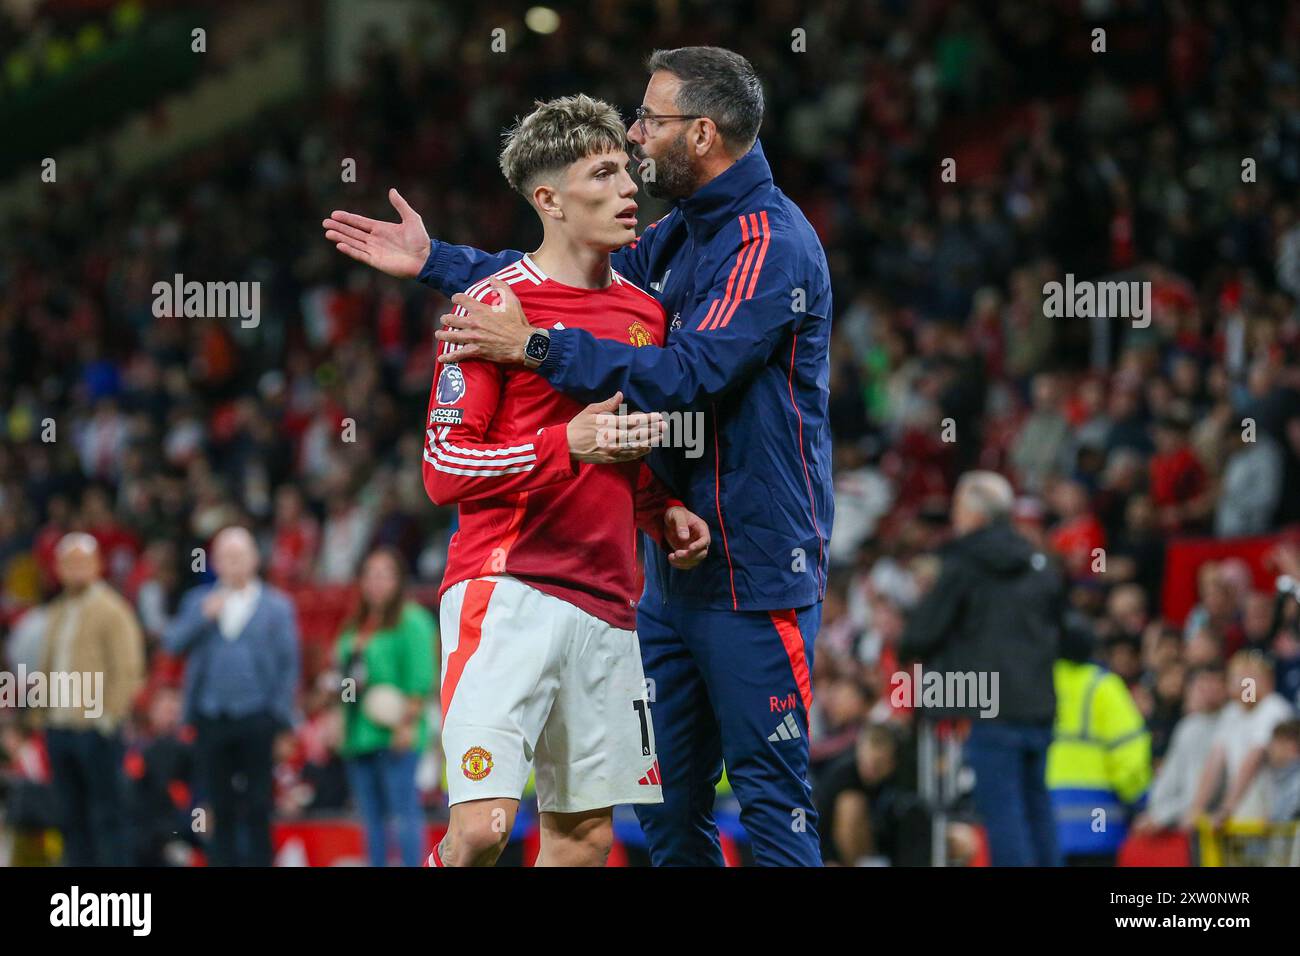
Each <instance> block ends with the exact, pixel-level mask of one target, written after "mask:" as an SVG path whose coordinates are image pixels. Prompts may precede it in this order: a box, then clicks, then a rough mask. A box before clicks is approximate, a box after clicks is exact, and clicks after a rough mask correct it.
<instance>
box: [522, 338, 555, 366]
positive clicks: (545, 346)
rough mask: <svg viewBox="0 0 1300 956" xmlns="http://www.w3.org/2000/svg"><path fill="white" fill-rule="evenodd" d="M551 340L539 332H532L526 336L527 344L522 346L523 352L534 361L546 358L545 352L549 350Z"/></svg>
mask: <svg viewBox="0 0 1300 956" xmlns="http://www.w3.org/2000/svg"><path fill="white" fill-rule="evenodd" d="M550 347H551V340H550V339H549V338H547V337H546V336H545V335H542V334H541V333H538V332H534V333H533V334H532V335H530V336H528V344H527V345H526V346H524V354H525V355H527V356H528V357H529V358H530V359H533V360H534V361H536V362H540V361H542V360H543V359H544V358H546V353H547V352H548V351H549V350H550Z"/></svg>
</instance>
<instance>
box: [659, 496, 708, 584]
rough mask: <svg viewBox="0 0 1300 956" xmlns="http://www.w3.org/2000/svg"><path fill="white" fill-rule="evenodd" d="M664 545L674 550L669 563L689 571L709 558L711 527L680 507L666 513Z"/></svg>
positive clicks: (669, 556) (670, 509) (697, 516)
mask: <svg viewBox="0 0 1300 956" xmlns="http://www.w3.org/2000/svg"><path fill="white" fill-rule="evenodd" d="M664 543H665V544H666V545H667V546H668V547H670V548H672V549H673V551H672V553H671V554H669V555H668V563H669V564H671V565H672V566H673V567H675V568H677V569H679V570H681V571H689V570H690V569H691V568H693V567H695V566H696V565H697V564H699V563H700V562H701V561H703V560H704V559H705V558H707V557H708V556H709V543H710V536H709V526H708V524H707V523H706V522H705V521H704V519H703V518H701V517H700V516H699V515H697V514H695V513H694V512H692V511H688V510H686V509H685V508H683V507H682V506H680V505H678V506H677V507H674V508H669V509H668V510H667V511H665V512H664Z"/></svg>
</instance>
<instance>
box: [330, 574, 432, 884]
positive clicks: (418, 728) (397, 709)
mask: <svg viewBox="0 0 1300 956" xmlns="http://www.w3.org/2000/svg"><path fill="white" fill-rule="evenodd" d="M360 588H361V604H360V607H358V609H357V612H356V613H355V614H354V615H352V617H351V618H350V619H349V621H348V622H347V624H345V625H344V628H343V633H342V634H340V635H339V639H338V647H337V660H338V664H339V669H340V670H341V671H342V673H343V747H342V753H343V759H344V762H345V764H346V766H347V770H348V781H349V784H350V785H351V788H352V795H353V797H354V798H355V799H356V802H357V807H358V809H359V810H360V811H361V816H362V817H363V819H364V820H365V826H366V847H367V850H368V853H369V856H370V865H371V866H386V865H387V863H388V828H387V823H388V821H389V820H390V819H391V820H392V821H393V822H394V823H395V824H396V831H397V846H398V849H399V850H400V852H401V859H402V865H403V866H419V865H420V863H421V861H422V860H423V859H424V853H425V848H424V814H423V812H422V811H421V808H420V794H419V791H418V790H417V789H416V786H415V769H416V765H417V764H418V762H419V759H420V753H421V752H422V751H423V749H424V747H425V745H426V744H427V743H428V736H429V727H428V719H427V717H426V715H425V701H426V698H427V697H428V695H429V691H430V690H431V689H432V688H433V681H434V661H435V660H436V659H437V655H436V648H435V644H436V642H437V628H436V625H435V624H434V621H433V615H431V614H430V613H429V612H428V611H426V610H425V609H424V608H423V607H421V606H420V605H418V604H416V603H415V602H414V601H410V600H408V599H407V596H406V566H405V563H404V561H403V559H402V557H401V556H400V555H399V554H398V553H397V552H395V551H393V550H391V549H388V548H379V549H377V550H375V551H373V552H371V554H370V555H369V556H367V558H366V561H365V563H364V564H363V565H362V566H361V581H360Z"/></svg>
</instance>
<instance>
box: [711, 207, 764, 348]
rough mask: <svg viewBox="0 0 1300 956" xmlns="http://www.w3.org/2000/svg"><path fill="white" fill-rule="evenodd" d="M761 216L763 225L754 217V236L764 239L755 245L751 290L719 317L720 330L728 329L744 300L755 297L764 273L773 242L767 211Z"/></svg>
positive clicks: (746, 291) (747, 290) (741, 282)
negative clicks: (759, 275)
mask: <svg viewBox="0 0 1300 956" xmlns="http://www.w3.org/2000/svg"><path fill="white" fill-rule="evenodd" d="M760 216H761V217H762V225H760V224H759V222H758V217H754V233H753V234H754V236H755V237H757V236H759V234H760V233H761V234H762V237H763V239H762V242H761V243H755V244H753V245H754V248H755V249H756V250H757V252H758V257H757V259H755V261H754V268H753V271H752V272H750V279H749V288H748V289H746V290H745V294H744V296H743V297H741V296H738V297H737V298H736V299H735V301H733V302H732V303H731V308H729V309H728V310H727V311H726V312H725V313H724V314H722V315H721V316H720V317H719V319H718V321H717V327H718V328H720V329H725V328H726V327H727V323H728V322H730V321H731V317H732V316H733V315H735V313H736V308H737V307H738V306H739V305H740V303H741V300H742V298H744V299H748V298H752V297H753V295H754V287H755V286H756V285H758V274H759V273H760V272H762V271H763V259H764V258H765V257H766V256H767V245H768V243H769V242H770V241H771V238H772V234H771V233H770V232H769V231H768V228H767V210H763V212H762V213H760ZM751 255H752V254H751ZM745 268H746V269H749V266H748V265H746V267H745ZM740 284H741V285H742V286H743V285H744V284H745V280H744V279H741V280H740ZM736 291H737V292H739V291H740V290H739V289H737V290H736Z"/></svg>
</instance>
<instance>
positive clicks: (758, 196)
mask: <svg viewBox="0 0 1300 956" xmlns="http://www.w3.org/2000/svg"><path fill="white" fill-rule="evenodd" d="M649 68H650V70H651V73H652V75H651V79H650V83H649V86H648V87H647V89H646V94H645V101H644V103H643V105H642V108H641V109H640V110H638V117H639V118H638V120H637V121H636V122H634V123H633V124H632V127H631V128H630V129H629V131H628V138H629V140H631V141H632V142H633V143H634V144H636V146H637V147H638V150H637V151H638V153H639V155H640V157H643V158H645V157H648V158H649V159H652V160H654V176H653V180H651V177H648V176H645V175H644V170H643V179H646V188H647V190H648V191H649V192H650V193H651V194H652V195H657V196H660V197H662V198H667V199H672V200H674V202H675V208H674V209H673V211H672V212H670V213H669V214H668V215H667V216H665V217H664V218H663V219H661V220H660V221H659V222H657V223H655V224H654V225H653V226H651V227H649V228H648V229H647V230H646V231H645V232H644V233H643V234H642V236H641V238H640V239H639V240H638V241H637V242H636V243H634V244H632V245H631V246H629V247H628V248H625V249H622V250H620V251H619V252H617V253H615V254H614V257H613V267H614V269H616V270H617V271H618V272H619V273H620V274H622V275H623V276H625V277H626V278H628V279H630V280H631V281H632V282H634V283H636V284H638V285H640V286H642V287H643V288H645V289H647V290H649V291H650V292H652V294H653V295H654V296H655V297H656V298H657V299H658V300H659V301H660V302H661V303H662V304H663V307H664V309H665V311H666V313H667V316H668V320H669V333H668V343H667V347H666V348H663V349H659V348H654V347H645V348H637V347H636V346H634V345H632V344H623V343H621V342H617V341H611V340H603V339H596V338H594V337H593V336H591V335H590V334H588V333H587V332H585V331H581V330H576V329H567V330H552V332H551V333H550V336H549V343H547V342H544V341H543V342H538V341H537V340H534V341H533V342H532V343H526V340H527V339H528V338H529V336H530V334H532V333H535V332H536V330H535V329H532V328H531V327H529V326H528V325H527V323H526V320H525V319H523V315H522V311H516V312H515V314H514V315H511V314H509V311H508V312H507V314H502V313H493V312H491V311H490V309H489V310H486V311H485V310H483V309H482V308H481V307H480V305H479V304H478V303H472V302H471V300H464V301H465V302H466V303H469V305H467V307H468V308H469V311H470V314H469V315H468V316H465V317H464V318H462V319H458V320H457V322H456V324H457V325H459V326H460V327H461V328H462V329H463V331H450V332H449V331H446V330H444V331H442V332H439V338H444V337H445V339H446V340H449V341H456V342H462V343H468V344H467V347H466V350H465V351H462V352H459V353H457V355H458V356H459V357H461V358H468V357H480V358H489V359H493V360H496V361H506V362H519V361H520V360H521V359H522V358H523V353H524V349H525V347H526V345H530V346H531V347H532V348H533V349H537V347H538V346H540V347H541V348H540V351H541V352H544V353H545V357H544V359H542V360H541V361H540V364H539V365H538V364H536V363H537V355H536V354H535V355H534V356H533V357H532V360H531V361H528V362H525V364H528V365H530V366H535V367H536V371H537V373H538V374H539V375H541V376H543V377H544V378H546V379H547V380H548V381H549V382H550V383H551V384H552V385H553V386H555V388H557V389H559V390H561V391H563V392H565V393H567V394H569V395H571V396H572V397H574V398H576V399H578V400H580V401H597V400H604V399H607V398H609V397H610V396H611V395H613V394H614V393H615V392H618V391H622V392H623V394H624V396H625V397H626V400H627V402H628V404H630V405H633V406H636V407H638V408H640V409H642V410H646V411H651V410H663V411H674V410H688V411H699V412H702V413H703V416H704V421H705V444H704V448H703V452H704V453H703V455H702V456H700V457H694V458H689V457H686V455H685V450H684V449H681V448H675V449H659V450H657V451H655V452H654V453H653V454H652V455H651V457H650V459H649V460H650V462H651V465H652V467H653V468H654V469H655V470H656V471H657V472H658V473H659V475H660V476H661V477H662V478H663V479H664V480H665V481H666V482H667V483H668V484H669V485H670V486H671V487H672V488H673V489H674V490H675V491H676V492H677V494H678V495H679V496H680V497H681V498H682V499H683V501H684V502H685V503H686V505H687V507H688V508H690V509H691V510H692V511H694V512H695V513H696V514H698V515H700V516H701V517H703V518H704V519H706V520H707V521H708V524H709V528H710V531H711V533H712V539H713V541H712V545H711V547H710V551H709V555H708V557H707V559H706V560H705V561H704V563H702V564H701V565H699V566H698V567H696V568H695V569H694V570H692V571H689V572H685V571H679V570H677V569H675V568H672V567H670V566H669V564H668V562H667V560H666V556H665V554H664V553H662V552H660V551H658V550H657V549H656V548H655V547H654V546H650V547H648V548H647V549H646V550H647V554H649V555H650V558H649V559H648V561H647V567H646V590H645V594H644V595H643V597H642V600H641V603H640V605H639V608H638V616H637V630H638V632H639V634H640V641H641V651H642V656H643V658H644V664H645V671H646V675H647V677H649V678H650V679H651V680H653V681H654V685H653V692H654V699H653V706H654V718H655V720H654V725H655V731H656V742H657V746H658V753H659V757H660V767H661V772H662V778H663V795H664V802H663V804H662V805H646V806H638V807H637V815H638V817H639V818H640V821H641V825H642V828H643V829H644V831H645V834H646V837H647V840H648V842H649V845H650V854H651V859H652V861H653V862H654V863H655V864H656V865H662V864H686V865H708V864H714V865H721V863H722V853H721V849H720V847H719V843H718V834H717V828H716V825H715V823H714V820H713V815H712V808H713V801H714V792H715V786H716V784H717V781H718V779H719V777H720V775H721V772H722V765H723V761H724V760H725V761H726V767H727V774H728V777H729V779H730V781H731V783H732V786H733V788H734V790H735V793H736V796H737V797H738V799H739V800H740V805H741V822H742V823H743V824H744V827H745V830H746V831H747V833H748V834H749V837H750V839H751V841H752V845H753V849H754V857H755V859H756V860H757V861H758V862H759V863H761V864H769V865H771V864H785V865H818V864H820V862H821V856H820V852H819V849H818V837H817V830H816V824H817V814H816V811H815V810H814V809H813V804H812V797H811V792H810V787H809V784H808V779H807V771H808V710H809V707H810V706H811V704H812V686H811V675H812V661H813V641H814V639H815V637H816V635H817V629H818V625H819V623H820V619H821V602H822V598H823V596H824V595H825V590H826V568H827V553H826V545H827V541H828V540H829V538H830V530H831V517H832V510H833V507H834V502H833V498H832V490H831V447H830V432H829V428H828V425H827V420H826V419H827V414H826V413H827V397H828V380H829V362H828V353H829V342H830V323H831V319H830V315H831V288H830V276H829V273H828V270H827V266H826V257H825V254H824V252H823V251H822V248H821V244H820V242H819V241H818V239H817V236H816V234H815V233H814V231H813V229H812V227H811V226H810V225H809V223H808V221H807V219H805V218H804V216H803V214H802V213H801V212H800V211H799V209H798V208H797V207H796V206H795V205H794V204H793V203H792V202H791V201H790V200H789V199H788V198H787V197H786V196H785V195H784V194H782V193H781V191H780V190H778V189H777V188H776V186H775V185H773V182H772V173H771V170H770V168H769V167H768V164H767V160H766V158H765V157H764V156H763V150H762V147H761V146H760V145H759V144H758V143H757V141H756V137H757V133H758V129H759V125H760V123H761V121H762V112H763V95H762V88H761V86H760V84H759V81H758V78H757V77H756V76H755V74H754V72H753V69H752V67H750V65H749V63H748V62H747V61H746V60H745V59H744V58H743V57H741V56H739V55H737V54H735V53H732V52H730V51H727V50H721V49H718V48H713V47H687V48H683V49H680V50H671V51H660V52H657V53H656V54H654V56H652V57H651V60H650V63H649ZM398 198H399V199H400V197H398ZM394 204H395V205H397V207H398V209H399V212H401V213H402V218H403V222H402V224H400V225H398V224H384V223H375V222H374V221H373V220H366V221H365V223H366V226H365V229H366V234H365V238H364V239H363V240H362V241H361V242H359V243H354V244H353V245H358V246H365V245H366V243H369V245H368V247H366V248H365V249H363V252H362V254H359V255H354V257H355V258H358V259H360V260H361V261H366V262H369V263H370V264H373V265H377V266H378V267H380V268H385V269H386V270H388V271H393V272H394V273H395V274H401V272H400V270H399V269H398V268H397V267H396V266H395V265H394V264H393V262H392V259H393V258H394V257H395V253H394V252H393V251H392V248H384V247H385V246H391V247H394V248H395V247H396V246H397V245H399V244H400V243H403V242H404V243H406V244H407V245H408V247H409V246H411V245H413V244H414V242H415V239H416V238H420V237H421V236H422V235H423V226H422V225H421V224H420V223H419V217H418V216H416V215H415V214H414V212H412V211H411V210H410V208H409V207H408V206H406V205H405V203H404V202H401V203H400V204H399V203H398V202H397V201H396V200H395V202H394ZM338 215H339V214H337V213H336V214H335V216H336V217H337V216H338ZM331 222H333V220H331ZM385 226H386V227H387V232H386V231H385V229H384V227H385ZM326 227H327V228H329V227H330V223H329V222H327V223H326ZM413 227H414V228H413ZM337 235H338V233H337V232H336V233H327V238H334V237H335V236H337ZM420 248H421V249H423V248H424V247H423V246H420ZM428 249H429V253H428V256H427V260H426V261H425V263H424V265H423V268H422V269H421V270H420V275H419V278H420V279H421V281H423V282H426V283H428V284H429V285H432V286H434V287H435V288H438V289H441V290H442V291H443V292H445V293H448V294H451V293H453V292H457V291H459V290H461V289H464V288H467V287H468V286H469V285H471V284H472V283H473V282H475V281H477V280H479V279H482V278H484V277H486V276H489V275H491V274H492V273H494V272H496V271H497V270H499V269H501V268H502V267H503V266H505V265H507V264H509V263H510V262H512V261H514V260H516V259H518V258H520V256H521V255H522V254H521V253H519V252H506V253H501V254H499V255H488V254H486V253H483V252H480V251H478V250H475V249H470V248H467V247H463V246H451V245H447V244H445V243H441V242H432V243H431V244H430V245H429V247H428ZM342 251H348V250H347V249H343V250H342ZM407 274H409V272H408V273H407ZM457 301H461V300H459V299H458V300H457ZM444 323H445V324H447V323H448V319H447V318H444Z"/></svg>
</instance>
